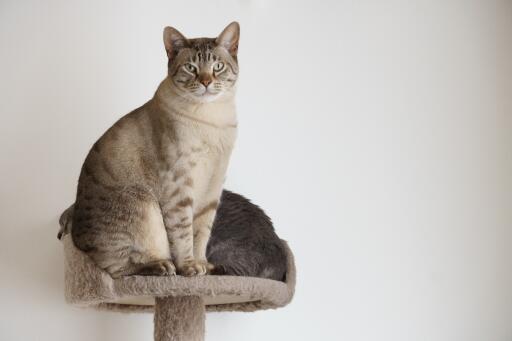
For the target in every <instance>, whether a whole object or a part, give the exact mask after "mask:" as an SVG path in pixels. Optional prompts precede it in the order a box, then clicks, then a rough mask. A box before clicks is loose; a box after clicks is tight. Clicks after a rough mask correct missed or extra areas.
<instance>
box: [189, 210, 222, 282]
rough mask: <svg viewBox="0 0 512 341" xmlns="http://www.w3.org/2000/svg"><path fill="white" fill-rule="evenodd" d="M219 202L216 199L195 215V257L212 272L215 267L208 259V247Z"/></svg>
mask: <svg viewBox="0 0 512 341" xmlns="http://www.w3.org/2000/svg"><path fill="white" fill-rule="evenodd" d="M218 204H219V202H218V201H217V200H214V201H212V202H210V203H209V204H207V205H205V206H204V207H203V208H201V209H200V210H199V211H198V212H197V213H196V214H195V215H194V224H193V225H194V258H195V259H196V261H198V262H199V263H200V264H201V265H202V266H203V268H204V271H205V272H210V271H211V270H213V268H214V266H213V265H212V264H210V263H209V262H208V261H207V260H206V247H207V245H208V240H209V239H210V234H211V230H212V226H213V220H214V219H215V213H216V210H217V206H218Z"/></svg>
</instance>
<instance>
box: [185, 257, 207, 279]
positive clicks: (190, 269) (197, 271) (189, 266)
mask: <svg viewBox="0 0 512 341" xmlns="http://www.w3.org/2000/svg"><path fill="white" fill-rule="evenodd" d="M211 270H213V265H212V264H210V263H208V261H206V260H191V261H186V262H184V263H183V264H182V265H181V266H178V273H179V274H180V275H182V276H186V277H190V276H197V275H206V274H207V273H209V272H210V271H211Z"/></svg>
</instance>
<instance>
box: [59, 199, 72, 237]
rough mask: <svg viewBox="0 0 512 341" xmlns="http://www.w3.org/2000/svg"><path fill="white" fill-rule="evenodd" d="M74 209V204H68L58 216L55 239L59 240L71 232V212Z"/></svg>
mask: <svg viewBox="0 0 512 341" xmlns="http://www.w3.org/2000/svg"><path fill="white" fill-rule="evenodd" d="M74 211H75V204H73V205H71V206H69V207H68V208H67V209H66V210H65V211H64V212H62V214H61V215H60V218H59V225H60V230H59V233H57V239H59V240H61V239H62V237H63V236H64V235H66V234H68V233H70V232H71V223H72V222H73V212H74Z"/></svg>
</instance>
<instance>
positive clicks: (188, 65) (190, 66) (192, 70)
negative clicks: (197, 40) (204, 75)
mask: <svg viewBox="0 0 512 341" xmlns="http://www.w3.org/2000/svg"><path fill="white" fill-rule="evenodd" d="M185 69H187V71H189V72H192V73H193V72H196V67H195V66H194V65H193V64H190V63H186V64H185Z"/></svg>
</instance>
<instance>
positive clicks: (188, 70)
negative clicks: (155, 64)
mask: <svg viewBox="0 0 512 341" xmlns="http://www.w3.org/2000/svg"><path fill="white" fill-rule="evenodd" d="M239 38H240V26H239V25H238V23H237V22H232V23H231V24H229V25H228V26H227V27H226V28H225V29H224V30H223V31H222V33H221V34H220V35H219V36H218V37H217V38H195V39H187V38H185V36H183V34H181V33H180V32H178V30H176V29H175V28H172V27H166V28H165V29H164V45H165V50H166V51H167V57H168V58H169V63H168V72H169V74H168V77H169V79H170V80H171V84H172V85H171V86H173V87H175V90H176V92H177V93H179V94H180V95H182V96H184V97H187V98H188V99H190V100H192V101H197V102H210V101H213V100H215V99H217V98H219V97H220V96H222V95H223V94H226V93H230V92H231V90H232V89H233V86H234V85H235V83H236V80H237V78H238V60H237V53H238V40H239Z"/></svg>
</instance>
